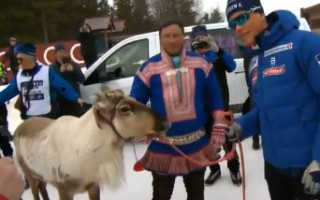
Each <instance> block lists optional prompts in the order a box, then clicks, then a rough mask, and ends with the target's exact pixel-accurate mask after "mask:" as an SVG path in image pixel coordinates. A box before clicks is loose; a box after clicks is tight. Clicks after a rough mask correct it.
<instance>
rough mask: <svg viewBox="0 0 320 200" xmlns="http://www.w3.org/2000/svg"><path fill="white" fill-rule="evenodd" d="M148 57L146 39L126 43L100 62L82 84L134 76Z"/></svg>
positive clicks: (147, 42)
mask: <svg viewBox="0 0 320 200" xmlns="http://www.w3.org/2000/svg"><path fill="white" fill-rule="evenodd" d="M148 58H149V41H148V39H144V40H139V41H134V42H131V43H128V44H126V45H125V46H122V47H121V48H120V49H118V50H117V51H115V52H114V53H113V54H112V55H111V56H109V57H108V58H107V59H106V60H105V61H104V62H102V63H101V65H100V66H98V67H97V69H96V70H95V71H94V72H93V73H92V74H91V75H90V76H89V77H88V79H87V80H86V82H85V83H84V84H85V85H89V84H95V83H101V82H106V81H110V80H116V79H120V78H125V77H130V76H134V75H135V73H136V71H137V70H138V68H139V67H140V66H141V65H142V64H143V63H144V62H145V61H146V60H147V59H148Z"/></svg>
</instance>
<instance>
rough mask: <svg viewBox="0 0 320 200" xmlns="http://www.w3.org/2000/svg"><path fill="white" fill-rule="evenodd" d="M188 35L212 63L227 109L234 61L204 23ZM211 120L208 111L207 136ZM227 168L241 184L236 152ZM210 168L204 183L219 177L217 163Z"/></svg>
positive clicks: (226, 146)
mask: <svg viewBox="0 0 320 200" xmlns="http://www.w3.org/2000/svg"><path fill="white" fill-rule="evenodd" d="M190 36H191V37H190V38H191V40H192V43H191V48H192V50H193V51H196V52H198V53H200V54H201V55H203V57H204V58H205V59H206V60H207V61H208V62H209V63H212V65H213V70H214V72H215V75H216V78H217V82H218V84H219V86H220V89H221V96H222V100H223V107H224V110H225V111H228V110H229V87H228V82H227V75H226V72H233V71H234V70H235V69H236V62H235V61H234V60H233V58H232V57H231V55H230V54H228V53H227V52H225V51H224V50H223V49H222V48H220V47H219V46H218V45H217V43H216V41H215V39H214V38H212V37H211V36H210V35H209V34H208V30H207V28H206V26H205V25H198V26H195V27H193V28H192V32H191V35H190ZM206 103H208V102H206ZM213 121H214V119H213V118H212V117H211V114H210V112H208V122H207V124H206V134H207V135H208V136H211V131H212V130H211V129H212V125H213ZM223 148H224V150H225V152H226V153H228V152H230V151H231V150H232V143H231V142H229V141H228V140H227V141H226V143H225V144H224V145H223ZM228 168H229V171H230V177H231V180H232V182H233V183H234V184H235V185H239V184H241V182H242V180H241V175H240V171H239V168H240V163H239V158H238V155H237V154H235V157H234V158H233V159H231V160H228ZM210 170H211V172H210V174H209V176H208V177H207V178H206V181H205V184H206V185H212V184H214V183H215V182H216V181H217V180H218V179H219V178H220V177H221V168H220V165H219V164H218V163H217V164H214V165H211V166H210Z"/></svg>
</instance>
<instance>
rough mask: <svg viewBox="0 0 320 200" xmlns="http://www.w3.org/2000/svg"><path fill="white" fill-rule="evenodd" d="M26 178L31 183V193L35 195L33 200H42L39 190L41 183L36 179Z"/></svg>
mask: <svg viewBox="0 0 320 200" xmlns="http://www.w3.org/2000/svg"><path fill="white" fill-rule="evenodd" d="M26 178H27V180H28V181H29V184H30V188H31V192H32V195H33V199H34V200H40V197H39V188H38V185H39V181H38V180H36V179H34V178H31V177H26Z"/></svg>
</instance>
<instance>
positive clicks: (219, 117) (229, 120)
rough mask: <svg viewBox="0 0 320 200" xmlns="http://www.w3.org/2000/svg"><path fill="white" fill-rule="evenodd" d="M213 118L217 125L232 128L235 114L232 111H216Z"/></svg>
mask: <svg viewBox="0 0 320 200" xmlns="http://www.w3.org/2000/svg"><path fill="white" fill-rule="evenodd" d="M213 118H214V120H215V122H216V123H221V124H226V125H228V126H230V125H232V124H233V121H234V114H233V112H232V111H223V110H216V111H214V113H213Z"/></svg>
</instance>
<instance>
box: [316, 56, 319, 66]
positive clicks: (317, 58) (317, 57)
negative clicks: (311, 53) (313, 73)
mask: <svg viewBox="0 0 320 200" xmlns="http://www.w3.org/2000/svg"><path fill="white" fill-rule="evenodd" d="M316 60H317V62H318V64H319V65H320V54H318V55H316Z"/></svg>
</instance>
